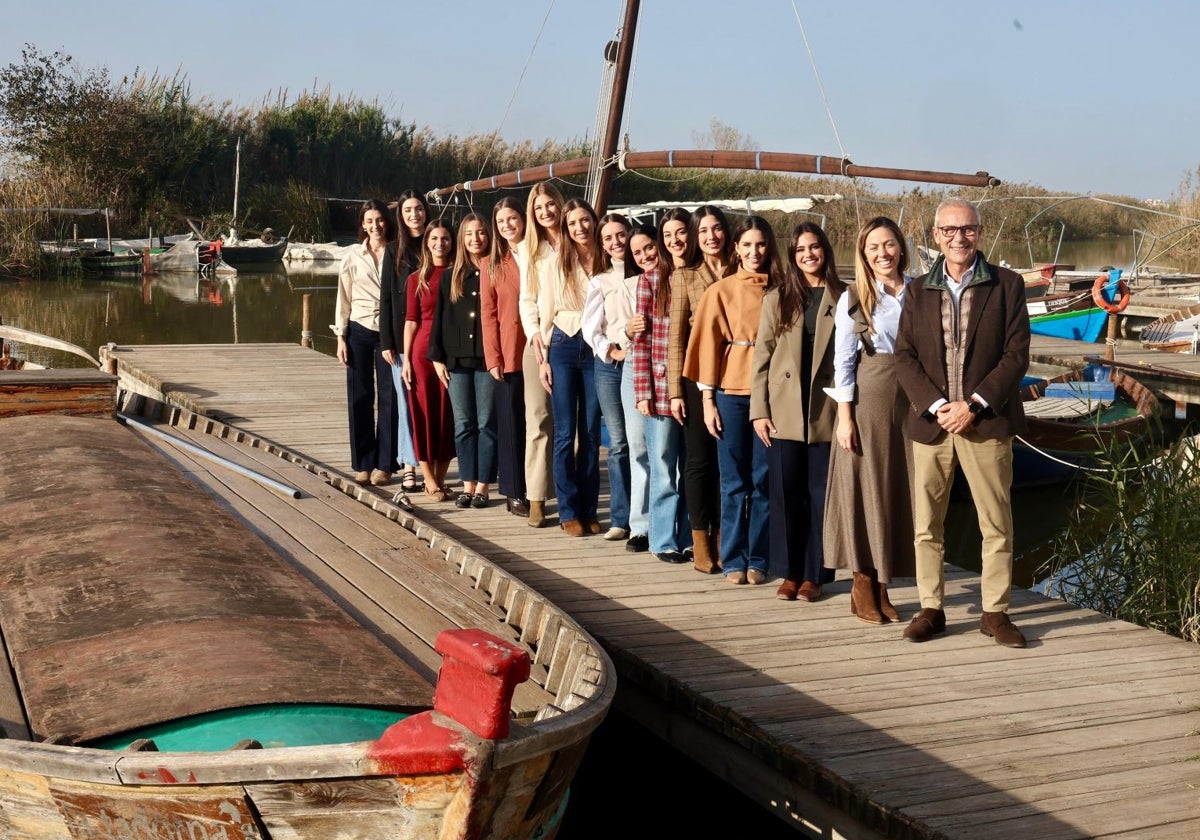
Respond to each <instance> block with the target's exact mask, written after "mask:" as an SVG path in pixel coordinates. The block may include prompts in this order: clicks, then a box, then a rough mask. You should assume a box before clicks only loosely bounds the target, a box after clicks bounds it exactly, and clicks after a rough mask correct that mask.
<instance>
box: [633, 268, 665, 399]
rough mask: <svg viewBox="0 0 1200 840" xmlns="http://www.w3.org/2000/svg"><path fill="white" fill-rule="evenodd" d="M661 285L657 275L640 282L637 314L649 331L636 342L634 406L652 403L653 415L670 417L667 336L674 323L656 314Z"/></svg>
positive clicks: (650, 273) (634, 340) (636, 303)
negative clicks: (655, 306)
mask: <svg viewBox="0 0 1200 840" xmlns="http://www.w3.org/2000/svg"><path fill="white" fill-rule="evenodd" d="M663 282H667V281H665V280H664V281H663ZM658 283H659V279H658V272H657V271H647V272H646V273H644V274H643V275H642V276H641V277H639V278H638V284H637V295H636V297H635V304H634V305H635V307H636V312H637V313H638V314H639V315H641V316H642V317H643V318H645V319H646V329H645V330H643V331H642V332H640V333H638V334H637V335H636V336H634V339H633V398H634V400H635V402H641V401H642V400H649V401H650V413H651V414H655V415H658V416H659V417H670V416H671V397H670V394H669V393H668V392H667V333H668V330H669V327H670V323H671V319H670V318H669V317H667V316H666V315H662V316H659V315H657V314H655V311H654V295H655V292H656V291H657V289H658ZM667 311H668V312H669V311H670V309H669V308H668V310H667Z"/></svg>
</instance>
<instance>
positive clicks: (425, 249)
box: [417, 219, 454, 295]
mask: <svg viewBox="0 0 1200 840" xmlns="http://www.w3.org/2000/svg"><path fill="white" fill-rule="evenodd" d="M439 228H441V229H442V230H444V231H446V232H447V233H448V234H450V241H451V242H453V241H454V228H453V227H452V226H451V224H450V222H448V221H447V220H445V219H434V220H433V221H432V222H429V223H428V224H427V225H425V233H423V234H421V267H420V268H418V269H417V294H418V295H423V294H425V293H426V292H428V291H429V276H430V275H431V274H433V270H434V269H435V268H437V266H435V265H434V264H433V253H432V252H431V251H430V250H429V234H431V233H433V232H434V231H435V230H437V229H439ZM450 259H451V260H453V259H454V255H453V254H451V256H450Z"/></svg>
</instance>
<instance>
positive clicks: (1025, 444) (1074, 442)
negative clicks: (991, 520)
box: [1013, 366, 1161, 486]
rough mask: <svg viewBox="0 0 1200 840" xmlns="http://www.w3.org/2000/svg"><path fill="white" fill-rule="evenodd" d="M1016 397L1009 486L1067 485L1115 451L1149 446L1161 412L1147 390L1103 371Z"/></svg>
mask: <svg viewBox="0 0 1200 840" xmlns="http://www.w3.org/2000/svg"><path fill="white" fill-rule="evenodd" d="M1097 370H1099V371H1100V373H1099V376H1100V381H1098V382H1097V381H1095V379H1094V377H1095V376H1096V375H1097V373H1096V372H1097ZM1021 396H1022V401H1023V406H1024V409H1025V418H1026V432H1025V434H1024V435H1019V436H1018V437H1017V438H1016V440H1015V441H1014V442H1013V486H1025V485H1030V484H1041V483H1048V482H1054V481H1064V480H1069V479H1071V478H1074V477H1076V476H1077V475H1078V474H1079V472H1080V471H1081V470H1086V469H1091V468H1094V467H1096V466H1097V465H1098V464H1099V462H1100V458H1101V457H1102V456H1104V455H1105V454H1106V453H1112V452H1115V451H1116V450H1117V449H1118V448H1119V447H1129V446H1138V445H1145V444H1148V443H1150V442H1151V441H1152V439H1153V436H1154V433H1155V431H1156V421H1157V418H1158V416H1159V413H1160V411H1161V407H1160V405H1159V401H1158V398H1157V397H1156V396H1154V393H1153V392H1152V391H1150V389H1149V388H1147V387H1146V386H1144V385H1143V384H1142V383H1141V382H1138V381H1137V379H1135V378H1134V377H1132V376H1130V375H1129V374H1128V373H1126V372H1125V371H1122V370H1118V369H1116V368H1111V367H1106V366H1089V367H1088V368H1086V369H1085V370H1082V371H1080V370H1073V371H1069V372H1067V373H1063V374H1060V375H1058V376H1054V377H1052V378H1050V379H1045V380H1042V381H1040V382H1037V383H1034V384H1031V385H1029V386H1027V387H1026V388H1024V389H1023V391H1022V394H1021Z"/></svg>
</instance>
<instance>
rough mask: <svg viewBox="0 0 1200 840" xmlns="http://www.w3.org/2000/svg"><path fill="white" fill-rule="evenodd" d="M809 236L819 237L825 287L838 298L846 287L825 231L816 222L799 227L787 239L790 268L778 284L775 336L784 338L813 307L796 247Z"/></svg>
mask: <svg viewBox="0 0 1200 840" xmlns="http://www.w3.org/2000/svg"><path fill="white" fill-rule="evenodd" d="M806 233H808V234H812V235H813V236H815V237H816V238H817V247H819V248H820V249H821V253H822V254H823V255H824V258H825V265H824V266H823V267H822V269H821V275H822V277H821V279H822V280H823V281H824V282H825V288H827V289H828V290H829V293H830V294H831V295H833V296H834V297H835V298H836V297H838V296H840V295H841V293H842V290H843V289H845V287H846V286H845V284H844V283H843V282H842V281H841V279H840V278H839V277H838V273H837V265H836V264H835V260H834V257H833V246H832V245H831V244H830V243H829V237H828V236H827V235H826V234H825V231H824V229H823V228H822V227H821V226H820V225H819V224H817V223H816V222H801V223H800V224H798V225H796V226H795V227H794V228H792V233H791V236H789V237H788V259H787V267H786V270H785V271H784V273H783V281H782V282H781V283H780V284H779V323H778V324H776V328H775V334H776V335H783V334H784V333H785V332H787V331H788V330H790V329H791V328H792V326H793V325H794V324H795V323H796V321H797V319H798V318H799V317H800V313H802V312H804V310H806V309H808V307H809V306H810V305H811V304H812V297H813V294H812V290H811V289H810V288H809V286H808V282H807V281H806V280H805V279H804V272H803V271H801V270H800V266H798V265H796V248H797V247H798V246H799V245H800V237H801V236H803V235H804V234H806Z"/></svg>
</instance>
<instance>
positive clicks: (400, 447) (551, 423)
mask: <svg viewBox="0 0 1200 840" xmlns="http://www.w3.org/2000/svg"><path fill="white" fill-rule="evenodd" d="M359 221H360V227H361V233H360V240H361V243H360V245H359V246H357V247H356V248H355V249H352V251H351V252H350V253H349V254H348V255H347V257H346V259H345V261H344V263H343V266H342V271H341V276H340V278H339V292H338V305H337V313H336V320H337V323H336V324H335V327H336V328H337V331H338V332H339V339H338V358H339V360H341V361H342V362H343V363H344V364H346V365H347V368H348V373H347V389H348V404H349V412H350V440H351V458H352V462H353V466H354V469H355V471H356V479H357V480H358V481H359V482H360V483H364V484H365V483H374V484H385V483H387V482H389V481H390V480H391V478H392V474H393V473H394V472H395V471H397V470H403V471H404V475H403V486H404V488H405V490H415V489H417V487H418V486H419V485H418V484H417V481H416V474H415V472H416V471H415V467H419V469H420V472H421V477H422V478H423V484H424V490H425V493H426V494H427V495H428V496H429V498H431V499H433V500H435V501H451V500H454V501H455V503H456V504H458V505H459V506H461V507H483V506H485V505H487V504H488V502H489V495H488V493H489V487H490V484H491V483H492V482H493V481H496V480H497V479H498V482H499V490H500V493H501V494H502V495H503V496H504V497H505V499H506V505H507V508H508V510H509V511H510V512H512V513H514V514H516V515H518V516H522V517H527V518H528V521H529V524H530V525H531V526H534V527H540V526H542V525H543V524H545V522H546V501H547V500H548V498H549V497H550V493H551V492H553V494H554V498H555V499H556V502H557V510H558V519H559V526H560V528H561V529H562V530H563V531H564V532H565V533H566V534H568V535H570V536H572V537H582V536H587V535H591V534H600V533H602V532H603V533H604V537H605V538H606V539H610V540H625V541H626V548H627V549H628V550H630V551H646V550H649V551H650V552H652V553H653V554H654V555H655V556H656V557H658V558H659V559H661V560H664V561H666V562H671V563H684V562H691V563H693V565H694V567H695V568H696V569H697V570H698V571H701V572H704V573H716V572H722V573H723V574H724V575H725V577H726V579H727V580H729V581H730V582H731V583H735V584H744V583H749V584H761V583H763V582H764V581H766V580H767V579H768V577H769V576H774V577H777V578H780V579H781V581H782V582H781V583H780V585H779V588H778V590H777V595H778V597H780V598H782V599H786V600H796V599H800V600H807V601H811V600H816V599H817V598H819V597H820V596H821V593H822V587H823V586H824V585H825V584H826V583H828V582H829V581H830V580H832V579H833V574H834V569H835V568H837V567H839V566H840V567H845V568H849V569H851V570H852V571H853V577H854V582H853V586H852V590H851V610H852V612H853V613H854V614H855V615H856V616H857V617H858V618H859V619H861V620H863V621H867V622H870V623H883V622H886V621H889V620H890V621H897V620H899V615H898V613H897V612H896V610H895V608H894V607H893V606H892V605H891V603H890V601H889V599H888V595H887V586H888V584H889V583H890V581H891V579H892V577H893V576H894V575H906V574H912V573H913V565H914V561H913V551H912V524H911V516H910V511H909V505H908V495H907V494H908V493H909V492H911V478H910V475H911V471H910V469H909V462H910V458H911V456H910V451H911V447H910V446H909V444H908V442H907V441H906V440H905V438H904V434H903V418H904V414H905V411H906V410H907V408H906V405H905V401H904V399H903V396H902V394H901V393H900V391H899V389H898V387H897V385H896V379H895V377H894V376H893V375H892V374H891V372H890V363H891V354H892V352H893V349H894V345H895V334H896V327H897V324H898V318H899V312H900V308H901V306H902V305H903V300H904V291H905V287H906V284H907V282H908V281H909V279H910V278H908V277H907V276H906V275H905V273H904V272H905V270H906V268H907V264H908V254H907V249H906V246H905V244H904V239H903V236H902V235H901V232H900V230H899V227H898V226H897V225H896V224H895V223H894V222H892V221H891V220H890V219H886V218H883V217H879V218H876V219H872V220H871V221H869V222H867V223H866V224H865V225H864V226H863V228H862V230H861V231H860V234H859V237H858V242H857V248H856V252H855V279H854V282H853V283H852V284H846V283H844V282H843V281H842V280H841V279H840V278H839V276H838V272H837V269H836V267H835V265H834V258H833V249H832V246H831V244H830V242H829V239H828V237H827V236H826V235H825V232H824V231H823V230H822V229H821V227H820V226H819V225H816V224H814V223H811V222H804V223H801V224H799V225H797V226H796V227H795V228H794V230H793V231H792V233H791V236H790V238H789V241H788V251H787V254H786V257H782V258H781V254H780V253H779V251H778V249H777V246H776V241H775V235H774V233H773V231H772V229H771V226H770V225H769V224H768V223H767V222H766V221H765V220H764V219H762V218H761V217H758V216H747V217H745V218H742V219H741V220H740V221H738V223H737V225H736V226H735V227H733V228H732V229H731V228H730V226H729V223H728V222H727V220H726V217H725V215H724V214H723V213H722V211H721V210H720V209H718V208H716V207H713V206H708V205H704V206H701V207H699V208H697V209H696V210H695V211H693V212H691V213H688V212H686V211H684V210H682V209H678V208H677V209H674V210H670V211H668V212H667V213H665V214H663V216H662V218H661V220H660V221H659V223H658V225H657V227H655V228H647V227H637V228H635V227H634V226H633V225H632V224H631V223H630V221H629V220H628V219H627V218H626V217H625V216H623V215H620V214H609V215H606V216H604V217H603V218H598V217H597V215H596V213H595V211H594V210H593V209H592V207H591V206H590V205H588V203H587V202H585V201H583V200H581V199H571V200H570V201H564V199H563V197H562V195H561V194H560V193H559V192H558V191H557V190H556V189H555V188H554V187H553V186H552V185H550V184H549V183H541V184H538V185H535V186H534V187H533V189H532V190H531V191H530V194H529V196H528V200H527V201H526V202H525V204H524V207H522V205H521V203H520V202H519V201H517V200H516V199H514V198H511V197H509V198H503V199H501V200H500V201H499V202H498V203H497V204H496V206H495V207H494V209H493V210H492V213H491V217H490V219H489V218H486V217H483V216H480V215H478V214H475V213H471V214H469V215H468V216H466V217H465V218H464V219H463V220H462V222H461V223H460V224H459V226H458V230H457V232H455V231H454V230H453V229H452V228H451V226H450V225H449V224H448V223H446V222H444V221H442V220H430V218H429V208H428V206H426V204H425V202H424V200H423V199H422V198H421V197H420V196H419V195H418V194H416V193H412V192H410V193H406V194H404V195H403V196H401V198H400V200H399V202H398V205H397V212H396V213H395V214H394V215H393V214H392V213H390V212H389V211H388V208H387V207H386V206H384V205H383V204H382V202H378V201H374V200H373V201H369V202H366V203H365V204H364V205H363V207H362V210H361V211H360V214H359ZM376 400H377V406H376ZM602 417H603V420H604V427H605V428H606V429H607V433H608V437H609V440H608V472H609V478H610V482H609V483H610V491H611V498H610V505H609V509H610V523H609V527H608V529H607V531H605V530H604V529H603V528H602V526H601V524H600V522H599V518H598V517H599V513H598V510H599V490H600V470H599V453H600V447H601V434H602V429H601V418H602ZM454 457H457V458H458V462H459V473H460V478H461V480H462V483H463V489H462V491H461V492H459V493H457V494H455V493H451V492H450V491H449V490H448V488H446V486H445V478H446V474H447V470H448V467H449V462H450V460H451V459H452V458H454ZM879 488H888V492H886V493H885V492H880V490H879ZM896 488H901V489H902V490H903V491H904V492H903V493H901V494H900V495H899V496H898V495H897V494H896V492H895V491H896ZM901 496H903V498H901Z"/></svg>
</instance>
